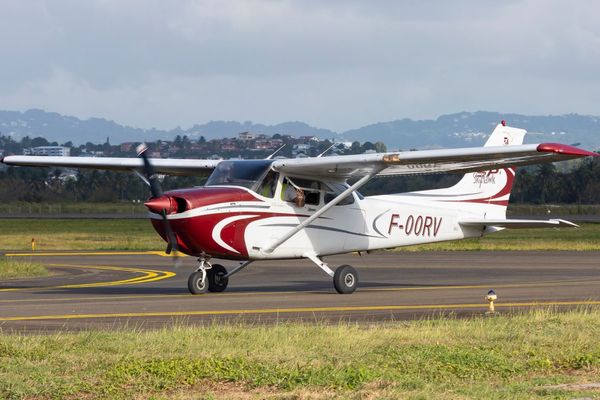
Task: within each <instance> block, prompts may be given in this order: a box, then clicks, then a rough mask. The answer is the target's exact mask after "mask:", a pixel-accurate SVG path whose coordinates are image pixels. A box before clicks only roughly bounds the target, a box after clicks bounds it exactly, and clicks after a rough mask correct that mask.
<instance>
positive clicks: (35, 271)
mask: <svg viewBox="0 0 600 400" xmlns="http://www.w3.org/2000/svg"><path fill="white" fill-rule="evenodd" d="M48 274H49V272H48V270H47V269H46V267H44V266H43V265H42V264H40V263H36V262H33V261H29V260H23V259H18V260H17V259H13V258H6V257H0V279H15V278H34V277H39V276H47V275H48Z"/></svg>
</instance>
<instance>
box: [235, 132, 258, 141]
mask: <svg viewBox="0 0 600 400" xmlns="http://www.w3.org/2000/svg"><path fill="white" fill-rule="evenodd" d="M257 137H258V134H256V133H252V132H241V133H239V134H238V139H239V140H243V141H247V140H254V139H256V138H257Z"/></svg>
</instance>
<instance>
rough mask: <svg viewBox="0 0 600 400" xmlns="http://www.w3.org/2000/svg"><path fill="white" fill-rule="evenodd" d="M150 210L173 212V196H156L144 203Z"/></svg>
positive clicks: (157, 212)
mask: <svg viewBox="0 0 600 400" xmlns="http://www.w3.org/2000/svg"><path fill="white" fill-rule="evenodd" d="M144 205H145V206H146V207H148V210H150V211H152V212H153V213H156V214H160V213H162V211H163V210H165V211H166V213H167V214H169V213H171V198H170V197H168V196H160V197H154V198H152V199H150V200H148V201H147V202H145V203H144Z"/></svg>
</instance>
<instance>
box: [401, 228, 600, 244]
mask: <svg viewBox="0 0 600 400" xmlns="http://www.w3.org/2000/svg"><path fill="white" fill-rule="evenodd" d="M397 250H400V251H459V250H462V251H475V250H538V251H539V250H572V251H591V250H600V224H580V227H579V228H559V229H557V228H546V229H506V230H503V231H500V232H496V233H492V234H490V235H486V236H484V237H483V238H475V239H464V240H457V241H453V242H442V243H432V244H426V245H417V246H409V247H400V248H398V249H397Z"/></svg>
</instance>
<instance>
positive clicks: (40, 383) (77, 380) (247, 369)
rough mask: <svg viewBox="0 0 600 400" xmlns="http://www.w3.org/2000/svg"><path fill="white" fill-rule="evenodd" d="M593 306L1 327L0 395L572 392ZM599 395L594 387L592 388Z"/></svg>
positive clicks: (596, 368) (584, 377)
mask: <svg viewBox="0 0 600 400" xmlns="http://www.w3.org/2000/svg"><path fill="white" fill-rule="evenodd" d="M599 330H600V311H599V310H598V309H597V308H595V309H593V308H588V309H581V310H578V311H570V312H566V313H557V312H554V311H552V310H538V311H532V312H529V313H526V314H522V315H513V316H499V317H494V318H485V317H474V318H471V319H454V318H436V319H431V320H422V321H413V322H402V323H390V324H376V325H371V326H365V325H356V324H347V323H340V324H338V325H319V324H317V325H312V324H298V323H296V324H280V325H275V326H252V325H241V324H240V325H225V326H221V325H212V326H207V327H185V326H183V325H179V326H176V327H173V328H168V329H164V330H159V331H142V330H136V329H132V330H130V331H117V332H105V331H92V332H82V333H58V334H51V335H18V334H4V335H0V396H1V397H2V398H9V399H11V398H14V399H17V398H19V399H20V398H121V399H129V398H164V399H167V398H169V399H171V398H181V399H184V398H185V399H187V398H233V397H241V396H242V395H243V396H251V397H246V398H265V397H267V398H269V397H273V398H312V397H319V398H331V397H338V398H412V399H448V398H456V399H458V398H477V399H498V398H511V399H531V398H548V397H550V398H559V399H560V398H575V397H583V396H586V395H587V396H590V395H594V393H592V392H585V391H575V392H567V391H561V390H556V389H545V388H543V386H546V385H552V384H559V383H586V382H587V383H591V382H599V381H600V341H599V340H598V339H597V333H598V331H599ZM595 395H598V392H596V393H595Z"/></svg>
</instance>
